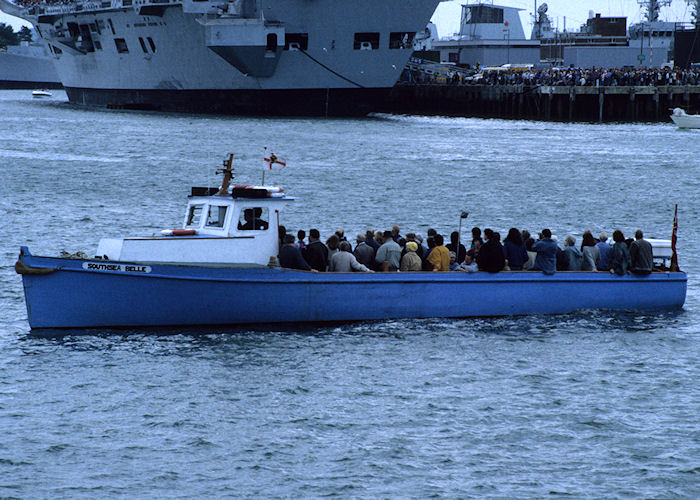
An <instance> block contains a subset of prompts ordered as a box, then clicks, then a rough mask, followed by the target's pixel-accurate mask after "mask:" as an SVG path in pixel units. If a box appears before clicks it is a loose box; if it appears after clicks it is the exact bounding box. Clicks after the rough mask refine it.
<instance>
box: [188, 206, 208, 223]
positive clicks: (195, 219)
mask: <svg viewBox="0 0 700 500" xmlns="http://www.w3.org/2000/svg"><path fill="white" fill-rule="evenodd" d="M203 206H204V205H190V211H189V212H188V213H187V225H188V226H196V227H199V223H200V221H201V220H202V207H203Z"/></svg>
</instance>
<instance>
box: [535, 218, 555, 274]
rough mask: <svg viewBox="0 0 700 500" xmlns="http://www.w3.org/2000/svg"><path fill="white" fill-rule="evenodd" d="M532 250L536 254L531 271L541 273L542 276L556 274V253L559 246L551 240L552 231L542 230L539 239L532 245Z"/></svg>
mask: <svg viewBox="0 0 700 500" xmlns="http://www.w3.org/2000/svg"><path fill="white" fill-rule="evenodd" d="M532 249H533V250H534V251H535V252H537V257H535V265H534V266H532V269H531V270H532V271H542V272H543V273H544V274H554V273H556V272H557V252H558V251H559V245H557V244H556V242H554V241H553V240H552V231H550V230H549V229H543V230H542V232H541V233H540V239H539V240H538V241H536V242H535V244H534V245H532Z"/></svg>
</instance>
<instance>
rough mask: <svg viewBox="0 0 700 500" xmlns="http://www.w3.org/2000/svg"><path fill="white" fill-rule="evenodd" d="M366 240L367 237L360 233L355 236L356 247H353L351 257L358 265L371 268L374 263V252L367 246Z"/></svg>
mask: <svg viewBox="0 0 700 500" xmlns="http://www.w3.org/2000/svg"><path fill="white" fill-rule="evenodd" d="M366 239H367V236H366V235H364V234H362V233H360V234H358V235H357V246H356V247H355V251H354V252H353V255H354V256H355V258H356V259H357V261H358V262H359V263H360V264H362V265H364V266H367V267H368V268H371V267H372V263H373V262H374V253H375V252H374V248H372V247H371V246H369V245H368V244H367V242H366Z"/></svg>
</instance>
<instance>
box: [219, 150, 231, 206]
mask: <svg viewBox="0 0 700 500" xmlns="http://www.w3.org/2000/svg"><path fill="white" fill-rule="evenodd" d="M232 165H233V154H229V155H228V159H226V160H224V168H220V169H217V171H216V173H217V174H218V173H222V174H224V178H223V179H222V180H221V188H220V189H219V192H218V193H216V195H217V196H226V195H227V194H228V186H229V184H230V183H231V179H233V167H232Z"/></svg>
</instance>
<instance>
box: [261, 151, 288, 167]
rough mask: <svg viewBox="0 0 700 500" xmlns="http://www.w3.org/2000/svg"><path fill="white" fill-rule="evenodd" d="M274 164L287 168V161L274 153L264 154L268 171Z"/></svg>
mask: <svg viewBox="0 0 700 500" xmlns="http://www.w3.org/2000/svg"><path fill="white" fill-rule="evenodd" d="M275 163H276V164H277V165H280V166H282V167H286V166H287V160H285V159H284V158H282V157H281V156H277V155H276V154H275V153H265V164H266V165H267V166H268V168H269V169H270V170H272V165H274V164H275Z"/></svg>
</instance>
